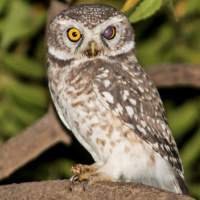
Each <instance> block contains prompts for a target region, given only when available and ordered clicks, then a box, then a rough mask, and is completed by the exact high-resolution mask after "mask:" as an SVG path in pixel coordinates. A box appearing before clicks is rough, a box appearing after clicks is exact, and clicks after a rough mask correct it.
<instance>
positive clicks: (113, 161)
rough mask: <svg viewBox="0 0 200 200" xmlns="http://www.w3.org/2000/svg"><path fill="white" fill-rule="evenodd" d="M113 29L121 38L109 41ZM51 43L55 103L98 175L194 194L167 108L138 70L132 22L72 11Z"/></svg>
mask: <svg viewBox="0 0 200 200" xmlns="http://www.w3.org/2000/svg"><path fill="white" fill-rule="evenodd" d="M110 26H111V27H115V30H116V33H115V37H114V38H113V39H112V40H110V39H108V40H107V39H105V38H103V36H102V33H103V32H104V31H105V30H106V29H107V28H108V27H110ZM71 28H75V29H77V30H79V31H80V34H81V36H82V37H81V38H80V40H79V41H77V42H72V41H70V40H69V38H68V37H67V33H68V30H69V29H71ZM47 43H48V54H47V57H48V65H49V67H48V81H49V88H50V93H51V96H52V100H53V102H54V105H55V107H56V109H57V112H58V114H59V116H60V118H61V120H62V121H63V123H64V124H65V125H66V126H67V127H68V128H69V129H71V130H72V132H73V133H74V135H75V136H76V138H77V139H78V140H79V142H80V143H81V144H82V145H83V146H84V147H85V148H86V149H87V150H88V151H89V152H90V154H91V155H92V157H93V158H94V160H95V162H96V164H97V165H98V166H99V170H98V172H100V173H104V174H107V176H109V177H110V178H111V179H115V180H123V181H133V182H135V183H143V184H148V185H152V186H155V187H158V188H162V189H166V190H169V191H173V192H178V193H184V194H188V188H187V185H186V183H185V180H184V177H183V168H182V163H181V160H180V156H179V153H178V150H177V147H176V143H175V141H174V138H173V136H172V133H171V131H170V129H169V126H168V123H167V119H166V116H165V111H164V108H163V104H162V101H161V99H160V96H159V94H158V91H157V89H156V87H155V86H154V84H153V83H152V81H151V80H150V79H149V77H148V75H147V74H146V73H145V72H144V70H143V69H142V68H141V67H140V65H139V64H138V62H137V59H136V53H135V43H134V33H133V29H132V26H131V24H130V23H129V21H128V19H127V18H126V16H125V15H124V14H123V13H121V12H120V11H117V10H116V9H114V8H112V7H110V6H107V5H98V4H95V5H81V6H75V7H72V8H70V9H68V10H65V11H63V12H61V13H60V14H59V15H58V16H56V17H55V18H54V19H53V20H52V22H51V23H50V26H49V32H48V42H47ZM91 43H93V44H94V45H95V48H96V52H95V59H94V55H93V57H92V54H91V52H92V51H91V47H90V46H91Z"/></svg>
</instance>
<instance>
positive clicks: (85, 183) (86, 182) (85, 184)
mask: <svg viewBox="0 0 200 200" xmlns="http://www.w3.org/2000/svg"><path fill="white" fill-rule="evenodd" d="M89 182H90V179H87V180H86V181H85V182H84V183H83V191H84V192H85V188H86V186H87V184H88V183H89Z"/></svg>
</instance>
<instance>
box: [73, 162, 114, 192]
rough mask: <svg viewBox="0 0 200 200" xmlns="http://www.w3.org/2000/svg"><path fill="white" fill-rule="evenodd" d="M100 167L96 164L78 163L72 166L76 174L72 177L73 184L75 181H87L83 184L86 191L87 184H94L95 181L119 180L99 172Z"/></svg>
mask: <svg viewBox="0 0 200 200" xmlns="http://www.w3.org/2000/svg"><path fill="white" fill-rule="evenodd" d="M98 169H99V167H98V166H97V165H95V164H93V165H82V164H77V165H75V166H74V167H72V168H71V172H72V173H73V174H74V175H73V176H72V178H71V182H72V186H74V182H75V181H80V182H81V181H85V182H84V184H83V191H85V188H86V185H92V184H93V183H95V182H100V181H109V182H117V180H112V179H111V178H110V177H109V176H108V175H106V174H104V173H101V172H97V170H98Z"/></svg>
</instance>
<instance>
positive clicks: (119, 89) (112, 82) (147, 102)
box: [92, 63, 183, 172]
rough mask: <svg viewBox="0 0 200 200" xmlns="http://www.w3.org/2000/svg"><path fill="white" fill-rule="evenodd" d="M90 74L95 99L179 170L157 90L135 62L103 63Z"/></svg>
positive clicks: (177, 159)
mask: <svg viewBox="0 0 200 200" xmlns="http://www.w3.org/2000/svg"><path fill="white" fill-rule="evenodd" d="M101 66H102V67H101V68H99V70H98V72H97V71H96V73H95V77H93V80H92V82H93V90H94V91H95V93H96V95H97V98H98V99H99V101H100V102H101V103H102V104H103V105H104V106H105V107H106V108H107V109H108V110H110V111H112V113H113V114H114V115H115V116H117V117H118V118H119V119H120V120H121V121H122V122H123V123H124V124H126V125H127V126H128V127H129V128H130V129H132V130H133V131H134V133H136V134H137V135H138V136H139V137H140V138H142V139H143V140H144V141H146V142H147V143H148V144H149V145H150V146H151V147H152V148H153V149H154V150H155V151H157V152H158V153H159V154H160V155H161V156H162V157H163V158H165V159H166V160H167V161H168V162H169V163H170V164H171V165H172V166H173V167H175V168H176V169H177V170H178V171H181V172H183V168H182V163H181V160H180V157H179V153H178V149H177V147H176V143H175V141H174V138H173V136H172V133H171V131H170V129H169V126H168V123H167V119H166V116H165V111H164V107H163V104H162V101H161V99H160V96H159V94H158V91H157V89H156V87H155V85H154V84H153V83H152V81H151V80H150V79H149V77H148V75H147V74H146V73H145V72H144V71H143V69H142V68H141V67H140V66H139V65H138V64H134V66H131V67H130V66H128V65H127V66H126V65H122V64H119V63H116V64H108V63H107V64H106V63H102V65H101Z"/></svg>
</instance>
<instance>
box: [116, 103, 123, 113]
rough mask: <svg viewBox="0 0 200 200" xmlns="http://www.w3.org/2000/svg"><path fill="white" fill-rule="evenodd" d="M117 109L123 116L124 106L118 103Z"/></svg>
mask: <svg viewBox="0 0 200 200" xmlns="http://www.w3.org/2000/svg"><path fill="white" fill-rule="evenodd" d="M117 108H118V110H119V113H120V114H123V108H122V106H121V105H120V104H119V103H117Z"/></svg>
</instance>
